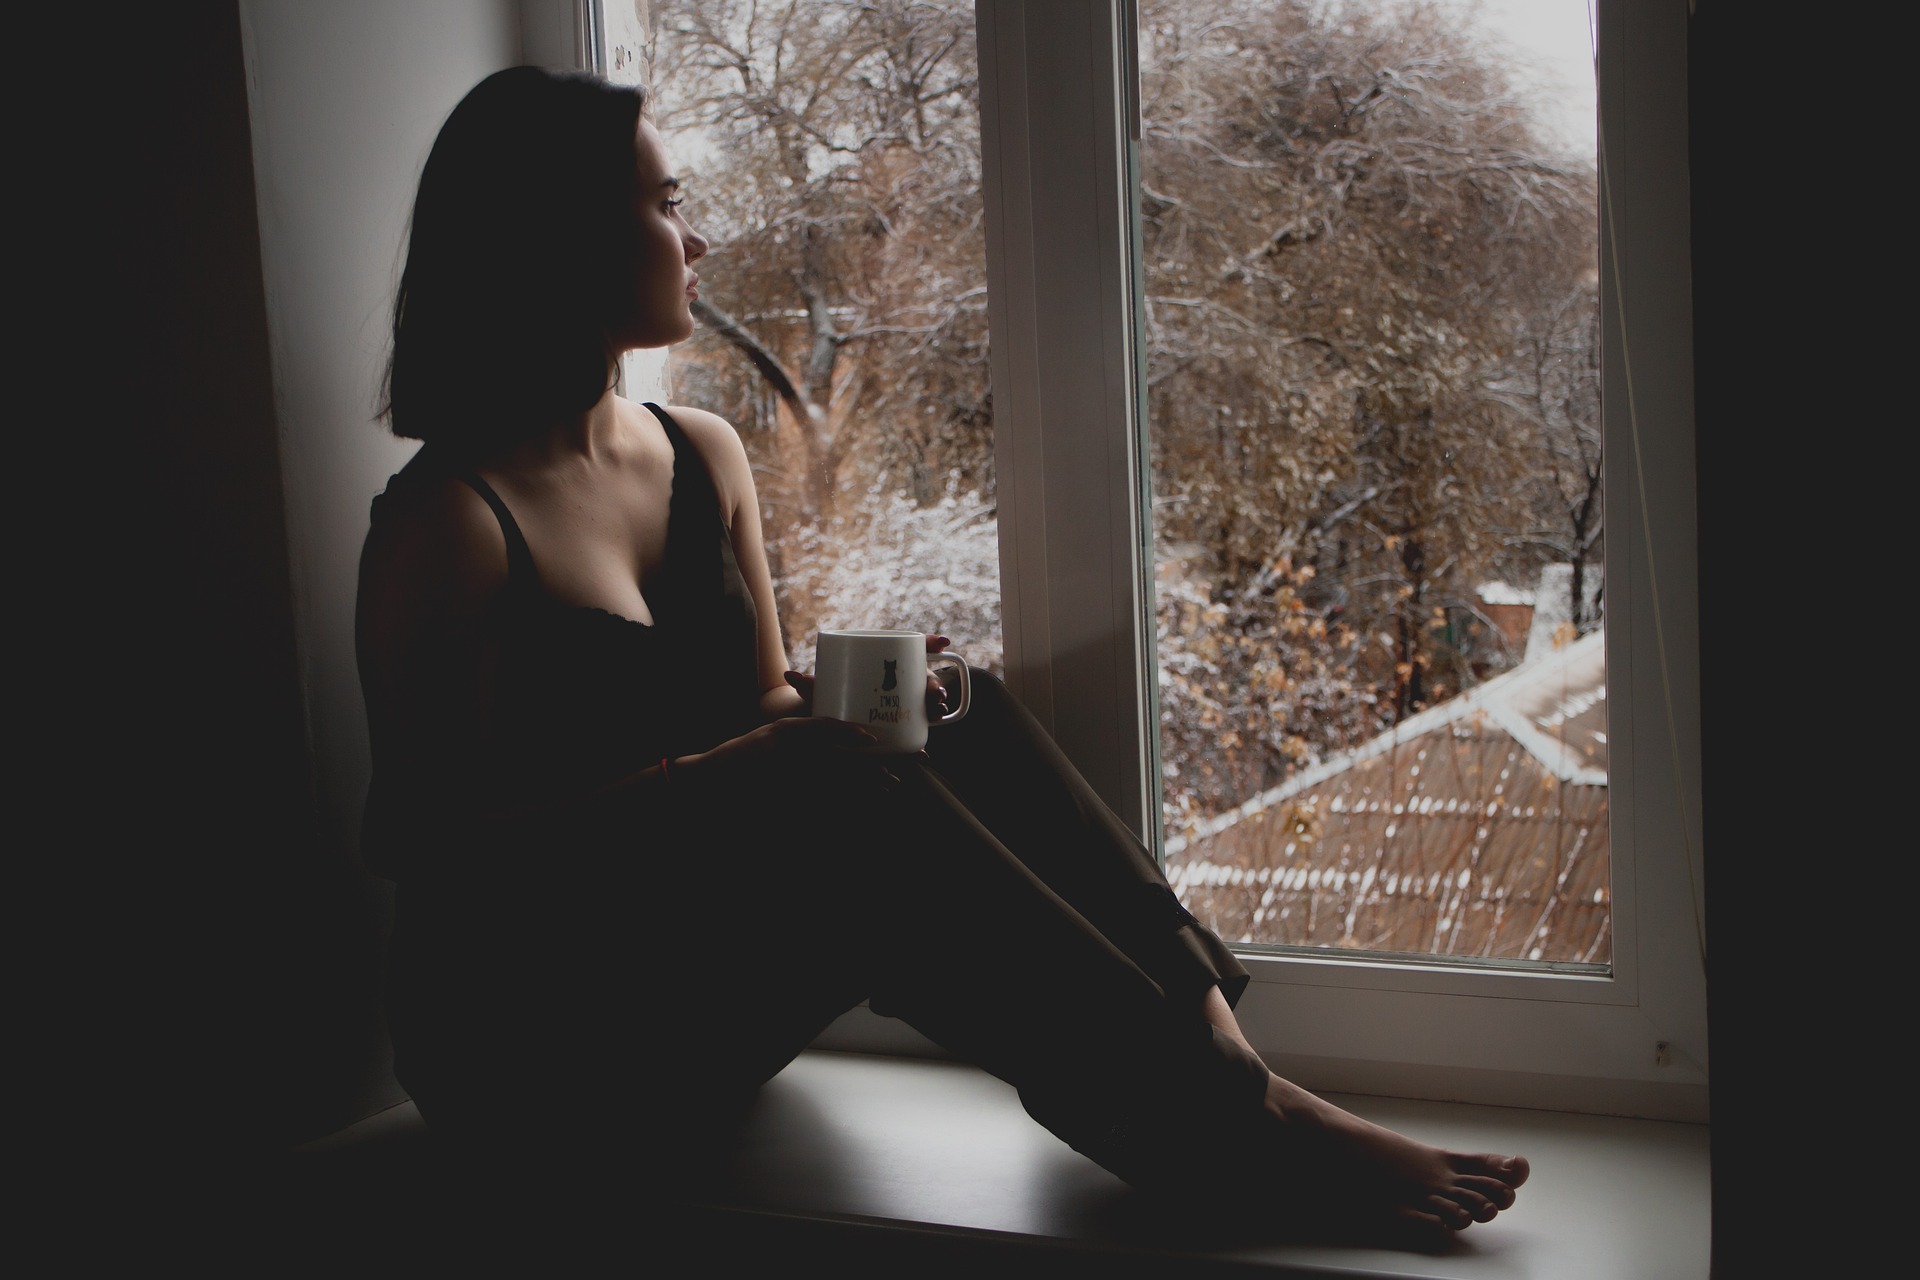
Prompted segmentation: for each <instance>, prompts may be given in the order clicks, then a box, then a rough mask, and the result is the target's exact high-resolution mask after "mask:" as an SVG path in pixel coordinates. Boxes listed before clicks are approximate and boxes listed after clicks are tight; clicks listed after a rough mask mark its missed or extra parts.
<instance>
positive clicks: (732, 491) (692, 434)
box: [667, 405, 807, 720]
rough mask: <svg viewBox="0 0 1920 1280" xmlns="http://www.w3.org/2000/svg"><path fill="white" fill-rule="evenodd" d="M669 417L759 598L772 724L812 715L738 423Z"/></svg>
mask: <svg viewBox="0 0 1920 1280" xmlns="http://www.w3.org/2000/svg"><path fill="white" fill-rule="evenodd" d="M667 412H669V413H671V414H672V415H673V419H674V421H675V422H678V423H680V424H681V426H682V428H683V429H684V430H685V431H686V433H687V438H688V439H689V440H691V441H692V442H693V443H694V446H695V447H696V448H697V449H699V451H700V456H701V458H702V459H703V460H704V461H705V462H706V464H707V470H708V472H709V473H710V474H711V475H712V476H713V484H714V489H715V491H716V492H717V493H718V494H719V496H720V510H721V514H722V516H723V518H724V519H725V520H726V522H727V528H728V530H729V532H730V533H731V535H732V538H733V558H734V559H735V561H737V562H738V563H739V565H740V576H741V577H742V578H743V579H745V580H746V584H747V590H748V592H749V593H750V594H751V595H752V596H753V608H754V613H755V615H756V617H757V618H758V620H759V634H758V636H757V637H756V639H757V650H756V653H757V658H758V662H759V673H760V710H761V713H762V714H763V715H765V716H766V718H767V719H768V720H778V719H780V718H782V717H784V716H803V715H806V714H807V705H806V701H805V699H804V698H802V697H801V695H800V694H799V693H798V692H797V691H796V690H795V689H794V688H793V687H792V686H791V685H789V684H788V683H787V680H786V673H787V638H786V633H785V631H784V630H783V629H782V627H781V625H780V609H779V605H778V603H777V602H776V601H775V599H774V594H773V572H772V570H771V569H770V568H769V566H768V564H767V545H766V539H765V535H764V533H763V532H762V530H761V526H760V499H759V495H758V492H757V490H756V489H755V487H754V483H753V465H752V463H751V461H750V460H749V459H748V457H747V450H746V446H745V445H743V444H742V443H741V442H740V433H739V432H737V431H735V430H734V428H733V424H732V423H730V422H728V421H727V420H726V419H725V418H722V417H720V416H719V415H718V414H713V413H708V412H707V411H706V410H704V409H689V408H686V407H685V406H682V405H674V406H672V407H670V408H669V409H668V410H667Z"/></svg>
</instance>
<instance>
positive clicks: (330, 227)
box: [240, 0, 522, 856]
mask: <svg viewBox="0 0 1920 1280" xmlns="http://www.w3.org/2000/svg"><path fill="white" fill-rule="evenodd" d="M240 22H241V33H242V40H243V45H244V51H245V57H246V64H247V88H248V98H249V104H250V108H251V112H252V125H253V162H254V172H255V180H256V185H257V190H258V199H259V212H260V245H261V260H262V273H263V276H264V280H265V285H266V300H267V324H268V333H269V341H270V345H271V355H272V365H273V384H274V398H275V408H276V412H277V416H278V419H279V425H280V453H281V464H282V467H283V471H284V475H285V484H286V504H287V536H288V544H289V555H290V559H291V562H292V581H293V603H294V621H295V626H296V628H297V635H298V646H299V662H300V673H301V685H302V689H303V692H304V694H305V698H306V706H307V728H308V733H309V734H310V736H311V747H312V754H313V761H314V773H315V777H314V786H315V794H316V798H317V802H318V803H317V810H318V820H319V823H320V826H321V832H320V835H321V838H322V840H323V841H325V842H326V843H327V845H328V847H329V849H331V850H337V851H339V852H340V853H341V854H342V855H343V856H352V855H353V852H354V850H355V849H356V846H357V840H358V831H359V819H360V802H361V798H362V796H363V795H364V794H365V790H366V784H367V777H368V771H369V754H368V747H367V735H366V718H365V713H364V710H363V708H362V705H361V700H360V684H359V678H358V675H357V673H356V670H355V665H354V654H353V607H354V583H355V577H356V574H357V571H358V561H359V554H360V544H361V541H362V539H363V538H364V537H365V534H366V529H367V516H368V505H369V503H370V502H371V500H372V498H373V496H374V494H376V493H378V492H379V491H380V489H382V488H383V487H384V486H385V484H386V481H387V477H388V476H390V475H392V474H393V472H395V471H397V470H398V469H399V468H400V466H401V465H402V464H403V463H404V462H405V461H406V460H407V458H409V457H410V456H411V455H412V453H413V451H414V449H415V448H417V445H415V444H414V443H413V442H411V441H401V440H396V439H394V438H393V437H392V436H391V435H390V434H389V433H388V432H387V430H386V427H385V426H384V424H382V423H380V422H377V421H376V420H375V413H376V410H377V407H378V398H379V391H380V380H381V376H382V373H383V371H384V368H385V360H386V355H387V343H388V335H389V332H390V329H389V326H390V324H391V316H392V312H391V307H392V305H393V290H394V286H395V284H396V283H397V282H398V279H399V271H400V267H401V265H402V262H403V260H404V248H403V243H402V238H403V236H404V233H405V228H406V223H407V216H408V213H409V211H410V209H411V206H412V202H413V192H414V186H415V183H416V182H417V181H418V178H419V174H420V168H421V166H422V165H423V164H424V163H425V161H426V157H427V151H428V149H429V148H430V147H431V146H432V143H433V138H434V135H435V134H436V133H437V132H438V130H439V127H440V124H441V122H442V121H443V120H444V119H445V118H446V115H447V113H448V112H449V111H451V110H452V109H453V107H454V104H455V103H457V102H458V101H459V100H460V98H461V96H462V95H464V94H465V93H466V91H467V90H468V89H470V88H472V87H473V85H474V84H475V83H477V82H478V81H479V80H480V79H481V78H482V77H484V76H485V75H487V74H488V73H489V72H492V71H495V70H498V69H499V68H501V67H506V66H511V65H513V64H514V63H515V62H518V61H520V51H521V48H522V44H521V27H520V23H521V7H520V5H519V4H517V3H515V0H402V2H396V0H329V3H326V4H312V3H306V2H304V0H241V3H240Z"/></svg>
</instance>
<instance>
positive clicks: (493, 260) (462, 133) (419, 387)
mask: <svg viewBox="0 0 1920 1280" xmlns="http://www.w3.org/2000/svg"><path fill="white" fill-rule="evenodd" d="M645 107H646V96H645V92H644V91H643V90H641V89H638V88H636V87H632V86H623V85H614V84H610V83H608V82H607V81H605V80H602V79H600V78H598V77H596V76H591V75H586V74H584V73H568V72H553V71H545V70H542V69H540V68H537V67H513V68H510V69H508V70H505V71H499V72H495V73H494V74H493V75H490V76H488V77H487V78H486V79H485V80H482V81H481V82H480V83H479V84H478V85H476V86H475V87H474V88H473V89H472V91H470V92H469V93H468V94H467V96H466V97H465V98H463V99H462V100H461V101H460V104H459V105H458V106H456V107H455V108H454V109H453V112H452V114H451V115H449V116H448V117H447V121H446V123H445V124H443V125H442V126H441V128H440V136H439V137H438V138H437V139H435V141H434V144H433V150H432V151H431V152H430V153H429V154H428V156H427V163H426V166H425V168H424V169H423V170H422V171H421V174H420V189H419V192H418V194H417V195H416V196H415V198H414V205H413V216H412V221H411V224H410V227H409V230H408V235H407V259H406V266H405V268H404V270H403V271H402V273H401V277H400V288H399V292H398V295H397V296H396V298H395V300H394V308H393V350H392V353H391V356H390V359H389V361H388V365H387V376H386V403H385V407H384V416H385V417H386V419H387V422H388V425H389V426H391V428H392V429H393V432H394V434H395V435H399V436H403V437H406V438H408V439H414V440H423V441H427V442H429V443H433V444H436V445H440V446H443V447H445V448H447V449H449V450H451V451H458V452H476V451H479V450H482V449H486V448H489V447H496V446H500V445H505V444H511V443H514V442H516V441H519V440H522V439H526V438H529V437H531V436H534V435H537V434H539V433H540V432H541V431H543V430H546V429H547V428H549V427H550V426H551V425H552V424H553V423H554V422H555V421H557V420H558V419H559V418H560V417H562V416H563V415H567V414H574V413H578V412H580V411H581V410H584V409H586V408H587V407H589V406H591V405H592V404H593V403H594V402H595V401H597V400H598V399H599V398H600V397H601V395H603V394H604V393H605V392H606V390H607V387H608V386H609V384H610V380H611V371H612V369H613V367H614V364H613V362H614V360H615V359H616V358H617V356H618V352H617V351H616V350H615V349H614V343H613V340H612V338H611V336H610V334H611V331H612V328H613V326H614V325H615V324H616V323H617V322H618V313H619V309H620V307H621V306H622V305H623V303H622V299H623V298H625V299H630V298H631V297H632V296H633V292H632V291H633V281H632V276H631V269H630V259H631V256H632V253H633V248H632V241H633V213H632V209H631V202H632V197H633V188H634V184H635V182H636V181H637V175H636V168H635V152H634V135H635V132H636V130H637V129H638V127H639V123H640V116H641V113H642V112H643V111H644V109H645Z"/></svg>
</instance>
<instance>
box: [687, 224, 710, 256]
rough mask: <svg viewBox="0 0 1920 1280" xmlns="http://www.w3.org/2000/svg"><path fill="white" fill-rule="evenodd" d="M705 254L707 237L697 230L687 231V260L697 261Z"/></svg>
mask: <svg viewBox="0 0 1920 1280" xmlns="http://www.w3.org/2000/svg"><path fill="white" fill-rule="evenodd" d="M706 256H707V238H706V237H705V236H703V235H701V234H700V233H699V232H698V231H688V232H687V261H688V262H698V261H699V260H700V259H702V258H704V257H706Z"/></svg>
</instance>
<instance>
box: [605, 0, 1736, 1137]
mask: <svg viewBox="0 0 1920 1280" xmlns="http://www.w3.org/2000/svg"><path fill="white" fill-rule="evenodd" d="M1595 4H1596V8H1597V15H1598V23H1597V26H1598V41H1599V46H1598V47H1599V66H1598V72H1599V74H1598V85H1599V95H1600V127H1601V134H1602V138H1603V140H1604V141H1603V147H1602V159H1603V166H1604V173H1603V185H1602V191H1603V200H1602V206H1603V207H1602V227H1601V249H1602V256H1601V270H1602V278H1603V281H1604V285H1603V290H1602V295H1603V296H1602V320H1603V324H1604V333H1605V335H1606V337H1605V341H1604V356H1603V358H1604V374H1603V384H1602V385H1603V415H1604V431H1605V448H1606V450H1607V459H1608V485H1607V530H1608V556H1607V564H1606V583H1607V592H1606V594H1607V602H1608V627H1607V640H1606V644H1607V685H1608V690H1607V692H1608V708H1609V717H1610V719H1609V726H1608V731H1609V757H1610V761H1609V764H1610V796H1609V808H1610V812H1611V820H1612V831H1611V838H1610V845H1611V852H1612V860H1613V929H1614V939H1613V955H1614V959H1613V968H1612V973H1611V975H1610V976H1606V977H1595V976H1591V975H1587V974H1571V973H1556V972H1540V971H1499V972H1491V971H1487V970H1485V969H1476V968H1468V967H1463V966H1451V967H1449V966H1447V965H1444V964H1431V965H1428V964H1413V963H1380V962H1365V961H1355V960H1349V959H1342V958H1339V957H1337V956H1333V955H1314V956H1294V955H1288V956H1281V955H1268V954H1250V955H1245V956H1243V962H1244V963H1245V964H1246V966H1247V968H1248V969H1249V971H1250V972H1251V973H1252V974H1253V982H1252V984H1251V985H1250V986H1249V988H1248V991H1247V993H1246V995H1245V997H1244V998H1243V999H1242V1000H1241V1002H1240V1007H1239V1017H1240V1021H1241V1024H1242V1026H1243V1028H1244V1029H1245V1031H1246V1033H1247V1036H1248V1039H1249V1040H1250V1041H1251V1043H1252V1044H1253V1046H1254V1047H1255V1049H1256V1050H1258V1051H1259V1052H1260V1053H1261V1055H1262V1056H1263V1057H1264V1058H1266V1060H1267V1062H1268V1063H1269V1065H1270V1066H1272V1067H1273V1068H1274V1069H1275V1070H1277V1071H1279V1072H1281V1073H1282V1074H1284V1075H1287V1076H1289V1077H1290V1078H1292V1079H1294V1080H1296V1081H1298V1082H1299V1083H1301V1084H1302V1085H1304V1086H1306V1087H1308V1088H1313V1089H1320V1090H1328V1091H1342V1092H1354V1093H1374V1094H1382V1095H1388V1096H1396V1097H1407V1098H1426V1099H1441V1100H1457V1101H1465V1102H1481V1103H1489V1104H1496V1105H1509V1106H1524V1107H1536V1108H1544V1109H1551V1110H1568V1111H1584V1112H1593V1113H1601V1114H1617V1115H1629V1116H1642V1117H1648V1118H1655V1119H1676V1120H1689V1121H1705V1120H1706V1119H1707V1061H1708V1059H1707V1019H1706V978H1705V967H1706V962H1705V914H1704V913H1705V901H1704V895H1703V878H1702V877H1703V860H1702V848H1701V829H1702V817H1701V783H1700V712H1699V706H1700V697H1699V652H1698V651H1699V644H1698V635H1699V616H1698V590H1697V588H1698V575H1697V552H1696V535H1695V527H1694V510H1695V489H1694V456H1693V431H1694V424H1693V381H1692V368H1693V356H1692V300H1691V290H1690V273H1691V262H1690V254H1689V245H1688V193H1687V148H1686V132H1687V131H1686V119H1687V101H1686V89H1687V76H1686V40H1687V31H1686V23H1687V6H1686V5H1685V4H1684V3H1681V0H1595ZM579 12H580V13H581V14H582V21H583V23H585V22H589V21H590V22H592V23H594V24H596V25H597V24H598V23H600V22H603V21H604V19H603V18H602V17H601V13H600V8H599V6H598V5H597V4H592V3H584V4H583V5H582V8H581V9H580V10H579ZM977 14H978V31H979V60H980V78H981V91H980V92H981V144H982V156H983V169H984V172H983V174H982V185H983V194H984V197H985V200H984V203H985V217H986V245H987V259H988V299H989V301H988V324H989V332H990V334H991V343H992V345H991V351H992V356H991V359H992V370H991V372H992V380H993V381H992V385H993V390H994V417H995V421H994V427H995V438H996V459H995V462H996V483H997V486H998V496H999V509H1000V546H1001V585H1002V596H1003V599H1002V619H1003V626H1004V630H1005V645H1006V666H1007V679H1008V682H1009V684H1010V685H1011V686H1012V687H1013V688H1014V689H1015V691H1016V692H1017V693H1018V694H1019V695H1020V696H1021V698H1022V699H1023V700H1024V701H1025V702H1026V703H1027V705H1028V706H1029V707H1030V708H1031V709H1032V710H1033V711H1034V713H1035V714H1036V715H1037V716H1038V717H1039V718H1040V720H1041V722H1042V723H1043V724H1045V725H1047V726H1048V728H1049V729H1050V730H1051V731H1052V732H1053V734H1054V735H1055V737H1056V738H1057V739H1058V740H1059V742H1060V743H1061V745H1062V747H1063V749H1065V750H1066V752H1067V754H1068V755H1069V756H1070V757H1071V758H1072V759H1073V760H1074V761H1075V762H1076V763H1077V764H1078V765H1079V767H1080V768H1081V769H1082V771H1083V772H1085V773H1086V775H1087V776H1088V778H1089V780H1090V781H1091V782H1092V783H1093V785H1094V786H1095V787H1096V789H1098V790H1099V791H1100V793H1101V794H1102V795H1103V796H1105V797H1106V798H1107V799H1108V801H1109V803H1111V804H1113V806H1114V807H1115V809H1116V811H1117V812H1119V813H1120V814H1121V815H1122V816H1123V817H1125V818H1126V819H1127V820H1128V821H1130V822H1132V823H1133V824H1134V825H1135V826H1136V828H1137V829H1139V830H1140V831H1141V832H1142V833H1143V836H1144V837H1145V838H1147V839H1148V840H1149V842H1150V843H1151V844H1152V845H1153V846H1154V847H1155V848H1158V846H1159V841H1160V833H1159V820H1158V801H1157V789H1156V787H1155V785H1154V782H1153V779H1154V777H1155V772H1156V771H1155V767H1154V753H1155V748H1154V738H1155V735H1156V733H1157V725H1156V722H1155V721H1156V717H1155V711H1154V702H1153V687H1152V680H1151V677H1152V673H1153V670H1154V655H1153V650H1152V641H1151V632H1150V631H1149V629H1148V626H1147V620H1148V617H1149V612H1148V607H1147V601H1148V599H1149V597H1148V595H1147V592H1148V590H1149V580H1148V574H1147V567H1148V565H1149V564H1150V560H1149V559H1148V557H1147V554H1146V550H1145V547H1146V540H1145V530H1144V528H1143V527H1142V516H1141V512H1142V510H1143V505H1144V504H1143V501H1142V498H1143V494H1144V481H1143V476H1142V471H1141V459H1142V457H1143V447H1142V439H1143V424H1142V420H1141V417H1142V412H1143V409H1142V405H1143V403H1144V397H1143V392H1142V379H1141V377H1140V369H1139V360H1138V358H1137V355H1138V352H1137V349H1136V337H1135V335H1136V332H1137V326H1136V324H1135V317H1136V315H1137V312H1138V308H1139V301H1138V280H1137V265H1136V264H1137V232H1136V229H1135V224H1134V221H1133V213H1132V210H1133V207H1134V201H1133V196H1132V192H1131V186H1132V181H1133V179H1132V176H1131V175H1132V173H1133V157H1132V154H1131V148H1132V147H1133V146H1134V142H1135V135H1136V133H1137V131H1136V130H1135V129H1134V128H1133V127H1132V122H1133V110H1134V105H1135V104H1134V102H1133V99H1132V86H1133V85H1134V84H1135V83H1136V75H1135V70H1136V68H1135V64H1134V61H1133V55H1132V50H1131V41H1130V29H1131V28H1130V23H1131V5H1130V0H977ZM604 45H605V41H604V40H601V41H600V42H599V47H601V48H604ZM583 65H591V64H585V63H583ZM1149 109H1150V108H1149ZM770 962H773V961H771V960H770ZM821 1043H823V1044H827V1045H830V1046H831V1047H835V1048H843V1049H869V1050H876V1051H903V1050H904V1051H924V1050H925V1049H926V1048H928V1046H925V1043H924V1042H921V1041H918V1038H917V1037H914V1036H912V1035H911V1034H910V1033H907V1032H904V1031H903V1029H902V1028H901V1027H900V1025H899V1024H897V1023H893V1022H891V1021H890V1020H886V1019H880V1018H877V1017H874V1016H873V1015H871V1014H868V1013H866V1012H865V1011H864V1010H862V1011H856V1012H855V1013H854V1014H851V1015H849V1016H848V1017H847V1018H844V1019H842V1020H841V1022H840V1023H838V1024H836V1027H835V1028H834V1029H833V1031H832V1032H830V1033H829V1035H828V1036H826V1037H823V1039H822V1041H821Z"/></svg>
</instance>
